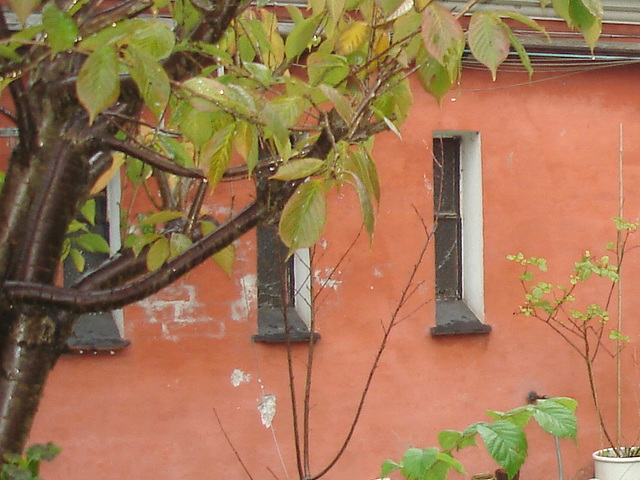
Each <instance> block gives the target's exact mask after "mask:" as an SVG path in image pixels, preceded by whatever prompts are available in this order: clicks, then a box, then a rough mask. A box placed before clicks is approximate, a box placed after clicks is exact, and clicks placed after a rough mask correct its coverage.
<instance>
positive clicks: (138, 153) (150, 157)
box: [103, 137, 205, 178]
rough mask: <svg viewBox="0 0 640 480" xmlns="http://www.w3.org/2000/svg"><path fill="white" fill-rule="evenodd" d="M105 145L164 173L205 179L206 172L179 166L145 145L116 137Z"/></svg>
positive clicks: (106, 141) (109, 139) (105, 142)
mask: <svg viewBox="0 0 640 480" xmlns="http://www.w3.org/2000/svg"><path fill="white" fill-rule="evenodd" d="M103 144H104V145H105V146H106V147H109V148H111V149H112V150H116V151H118V152H122V153H125V154H127V155H130V156H132V157H135V158H137V159H138V160H140V161H141V162H144V163H146V164H147V165H151V166H152V167H154V168H157V169H158V170H162V171H163V172H167V173H172V174H174V175H178V176H180V177H186V178H205V175H204V172H203V171H202V170H200V169H199V168H188V167H183V166H182V165H178V164H177V163H175V162H174V161H172V160H171V159H170V158H168V157H165V156H164V155H161V154H159V153H158V152H156V151H155V150H152V149H150V148H148V147H145V146H143V145H138V144H134V143H133V142H131V141H126V140H120V139H118V138H115V137H108V138H105V139H104V140H103Z"/></svg>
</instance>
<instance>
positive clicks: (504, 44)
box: [469, 12, 511, 81]
mask: <svg viewBox="0 0 640 480" xmlns="http://www.w3.org/2000/svg"><path fill="white" fill-rule="evenodd" d="M510 47H511V42H510V39H509V34H508V33H507V29H506V26H505V25H504V23H503V22H502V20H501V19H500V17H499V16H497V15H495V14H493V13H487V12H475V13H474V14H473V15H472V16H471V21H470V22H469V48H471V52H472V53H473V56H474V57H476V59H477V60H478V61H479V62H480V63H482V64H483V65H485V66H486V67H487V68H488V69H489V70H490V71H491V76H492V77H493V80H494V81H495V79H496V75H497V73H498V67H499V66H500V65H501V64H502V62H504V61H505V60H506V58H507V56H508V55H509V49H510Z"/></svg>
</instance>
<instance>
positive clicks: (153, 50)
mask: <svg viewBox="0 0 640 480" xmlns="http://www.w3.org/2000/svg"><path fill="white" fill-rule="evenodd" d="M175 42H176V39H175V36H174V34H173V32H172V30H171V28H170V27H169V26H168V25H166V24H165V23H163V22H160V21H145V22H144V24H140V28H136V29H135V30H134V31H133V32H132V33H131V35H129V36H128V37H127V39H126V43H127V44H128V45H134V46H135V47H136V49H137V50H139V51H142V52H145V53H146V54H147V55H149V56H150V57H152V58H154V59H156V60H163V59H165V58H167V57H168V56H169V55H170V54H171V52H172V51H173V47H174V46H175Z"/></svg>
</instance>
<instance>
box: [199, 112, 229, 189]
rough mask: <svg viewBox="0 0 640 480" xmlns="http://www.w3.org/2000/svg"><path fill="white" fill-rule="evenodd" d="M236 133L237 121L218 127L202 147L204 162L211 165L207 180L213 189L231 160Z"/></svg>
mask: <svg viewBox="0 0 640 480" xmlns="http://www.w3.org/2000/svg"><path fill="white" fill-rule="evenodd" d="M234 133H235V123H230V124H229V125H227V126H226V127H223V128H221V129H218V130H217V131H216V132H215V134H214V135H213V137H212V138H211V140H210V141H209V142H208V143H207V145H205V147H204V148H203V149H202V159H203V162H204V163H205V164H208V165H209V168H208V171H207V180H209V188H211V189H212V190H213V189H215V187H216V186H217V185H218V183H219V182H220V180H221V179H222V175H224V172H225V171H226V170H227V167H228V166H229V163H230V162H231V154H232V153H233V139H234Z"/></svg>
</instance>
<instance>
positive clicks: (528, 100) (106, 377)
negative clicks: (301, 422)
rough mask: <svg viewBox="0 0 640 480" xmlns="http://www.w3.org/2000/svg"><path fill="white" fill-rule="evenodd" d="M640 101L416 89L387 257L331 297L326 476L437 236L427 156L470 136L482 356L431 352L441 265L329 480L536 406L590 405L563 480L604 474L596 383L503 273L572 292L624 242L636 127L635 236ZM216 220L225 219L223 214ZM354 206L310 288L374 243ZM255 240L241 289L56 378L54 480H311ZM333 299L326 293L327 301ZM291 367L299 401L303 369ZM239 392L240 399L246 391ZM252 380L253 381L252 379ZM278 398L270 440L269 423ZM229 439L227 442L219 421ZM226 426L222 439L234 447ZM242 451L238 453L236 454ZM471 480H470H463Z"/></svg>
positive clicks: (318, 427)
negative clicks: (389, 328) (267, 312)
mask: <svg viewBox="0 0 640 480" xmlns="http://www.w3.org/2000/svg"><path fill="white" fill-rule="evenodd" d="M639 83H640V69H639V68H638V67H634V66H631V67H618V68H609V69H599V70H592V71H582V72H579V73H574V74H570V75H569V74H566V75H563V74H562V72H560V73H558V72H554V73H553V74H548V75H547V76H545V75H544V74H536V76H535V77H534V81H533V82H529V81H528V78H527V76H526V75H524V74H522V73H509V72H502V73H500V74H499V77H498V81H497V82H495V83H494V82H491V80H490V75H489V74H488V73H487V72H477V71H474V70H469V71H465V73H464V76H463V81H462V83H461V85H460V87H459V88H457V89H455V90H454V91H453V92H452V94H451V95H449V96H448V97H447V98H445V99H444V100H443V102H442V106H441V107H440V108H439V107H438V106H437V105H436V102H435V101H434V100H433V99H432V98H430V97H428V96H427V95H425V94H424V93H421V91H420V88H419V87H418V86H417V84H416V85H414V107H413V109H412V111H411V115H410V118H409V119H408V121H407V122H406V124H405V125H404V126H403V128H402V135H403V138H402V140H400V139H398V138H397V137H396V136H394V135H393V134H391V133H388V134H384V135H381V136H380V137H379V138H378V139H377V141H376V149H375V153H376V158H377V161H378V168H379V171H380V177H381V181H382V186H383V192H382V200H381V203H380V210H379V215H378V225H377V229H376V234H375V240H374V242H373V245H372V246H371V247H370V246H369V242H368V239H367V238H366V235H361V236H360V238H358V240H357V241H356V246H355V248H354V249H352V251H351V252H350V253H349V254H348V255H347V256H346V258H345V259H344V261H343V262H342V263H341V264H340V266H339V268H338V270H337V272H336V273H335V274H334V276H333V277H332V280H333V282H332V283H331V284H330V286H328V287H327V288H325V290H324V291H323V292H322V293H321V294H320V295H319V297H318V305H317V306H318V313H317V330H318V332H319V333H320V334H321V335H322V339H321V341H320V342H319V343H318V344H317V347H316V357H315V360H314V376H313V390H312V401H311V412H310V417H311V439H310V442H311V449H312V450H311V466H312V469H313V470H314V471H318V470H320V469H322V468H323V467H324V466H325V465H326V463H327V462H328V461H329V460H330V459H331V458H332V456H333V455H334V454H335V453H336V452H337V450H338V449H339V448H340V446H341V444H342V442H343V439H344V436H345V433H346V432H347V430H348V428H349V425H350V422H351V419H352V417H353V415H354V412H355V409H356V406H357V401H358V396H359V394H360V392H361V390H362V388H363V385H364V383H365V380H366V378H367V374H368V369H369V368H370V366H371V363H372V361H373V359H374V355H375V352H376V350H377V348H378V345H379V342H380V340H381V338H382V334H383V331H382V326H381V325H383V324H385V323H386V322H387V321H388V320H389V318H390V316H391V314H392V312H393V310H394V308H395V306H396V304H397V302H398V299H399V296H400V294H401V292H402V289H403V286H404V284H405V282H406V281H407V278H408V276H409V274H410V272H411V270H412V268H413V265H414V264H415V262H416V260H417V255H418V252H419V249H420V247H421V246H422V243H423V241H424V233H423V228H422V225H421V223H420V221H419V218H418V215H417V214H416V212H418V213H419V215H420V216H422V218H424V219H425V220H427V221H428V220H429V219H430V217H431V202H432V200H431V197H430V185H431V158H432V157H431V155H432V153H431V136H432V132H433V131H435V130H473V131H479V132H480V133H481V136H482V165H483V189H484V192H483V195H484V245H485V250H484V264H485V320H486V322H487V323H488V324H490V325H491V326H492V327H493V331H492V332H491V333H490V334H489V335H486V336H458V337H448V338H432V337H431V336H430V335H429V333H428V329H429V327H431V326H432V325H433V322H434V318H433V310H434V304H433V300H432V298H433V275H432V273H431V272H432V268H433V265H432V263H433V261H432V259H431V257H429V258H428V259H427V261H426V263H425V264H424V265H423V266H421V268H420V270H419V280H420V281H421V282H422V283H421V284H420V285H419V286H418V288H417V290H416V292H415V294H414V296H413V297H412V298H411V300H410V302H409V305H408V307H407V309H406V312H407V313H408V312H411V311H413V310H415V308H416V307H418V306H420V305H422V308H421V309H420V310H418V311H417V312H416V313H414V314H412V315H410V316H409V317H407V318H406V319H404V320H403V321H402V322H401V323H400V324H399V325H398V326H397V328H396V329H395V330H394V331H393V333H392V335H391V337H390V341H389V345H388V349H387V351H386V352H385V353H384V355H383V357H382V360H381V363H380V366H379V369H378V371H377V373H376V376H375V379H374V381H373V384H372V387H371V391H370V394H369V397H368V399H367V400H366V402H365V407H364V410H363V413H362V418H361V421H360V424H359V425H358V427H357V429H356V430H355V434H354V437H353V441H352V442H351V444H350V445H349V447H348V449H347V452H346V454H345V455H344V457H343V458H342V459H341V460H340V461H339V462H338V463H337V464H336V465H335V467H334V468H333V470H332V471H331V472H330V473H329V476H328V477H327V478H334V479H345V480H346V479H363V480H366V479H374V478H376V477H377V476H378V475H379V466H380V464H381V462H382V461H383V460H384V459H386V458H396V459H397V458H400V456H401V455H402V453H403V452H404V450H405V449H406V448H407V447H408V446H410V445H414V446H421V447H426V446H431V445H434V444H435V443H436V434H437V432H438V431H439V430H441V429H444V428H457V429H461V428H464V427H465V426H467V425H468V424H469V423H471V422H474V421H477V420H484V419H486V417H485V414H484V411H485V410H486V409H488V408H491V409H498V410H505V409H509V408H512V407H515V406H517V405H520V404H522V403H523V402H524V401H525V397H526V395H527V393H528V392H529V391H531V390H535V391H537V392H539V393H542V394H547V395H558V396H561V395H562V396H571V397H574V398H576V399H578V401H579V402H580V407H579V412H578V413H579V420H580V433H579V437H578V442H577V443H573V442H571V441H562V442H561V445H562V449H563V455H564V461H565V474H566V475H567V477H566V478H572V476H573V475H574V474H576V472H578V470H580V469H581V468H583V467H587V466H588V465H590V464H591V459H590V455H591V452H592V450H593V449H594V448H596V447H598V446H599V445H600V437H599V434H598V430H597V427H596V424H595V418H594V415H593V409H592V408H591V407H590V403H589V397H588V394H587V388H586V377H585V374H584V371H583V369H582V368H581V365H580V363H579V359H578V358H577V356H576V355H575V354H574V353H573V352H571V351H570V350H569V349H567V348H566V347H565V346H564V345H563V344H562V343H561V342H560V341H559V339H558V338H557V337H555V336H553V335H552V334H551V333H550V331H548V330H547V329H545V327H544V326H543V325H539V324H537V323H535V322H534V321H530V320H527V319H524V318H522V317H519V316H514V312H515V311H516V309H517V306H518V304H519V302H520V300H521V293H520V290H519V285H518V283H517V280H516V277H517V275H518V273H519V270H518V268H517V266H515V265H513V264H512V263H510V262H508V261H507V260H506V255H507V254H509V253H514V252H518V251H523V252H525V253H526V254H528V255H537V256H544V257H546V258H548V260H549V263H550V265H551V266H552V269H551V272H552V274H557V275H558V280H562V279H563V278H565V274H567V273H568V271H569V269H570V267H571V265H572V262H573V261H574V259H576V258H577V257H578V256H579V255H580V254H581V253H582V251H583V250H585V249H591V250H593V251H599V249H600V248H602V247H603V246H604V244H605V243H606V242H607V241H609V240H612V239H613V238H614V235H615V230H614V228H613V223H612V222H611V220H610V218H611V217H612V216H614V215H616V214H617V209H618V159H619V143H620V142H619V138H620V125H622V126H623V144H624V165H625V170H624V180H625V186H626V201H625V212H626V216H627V217H628V218H631V219H636V218H638V216H639V215H640V195H637V194H636V186H637V185H638V182H639V181H640V121H639V120H638V118H639V116H638V114H639V111H640V94H639V93H638V88H637V85H638V84H639ZM211 208H213V206H211ZM359 215H360V214H359V212H358V206H357V200H356V199H355V196H354V194H353V192H350V191H348V190H343V191H342V192H340V193H337V194H333V196H332V200H331V205H330V220H329V222H328V226H327V230H326V235H325V237H324V238H323V240H322V241H321V242H320V244H319V246H318V247H317V249H316V255H315V259H314V266H313V270H314V274H315V277H316V278H317V279H324V278H327V275H328V273H327V272H328V271H329V270H328V269H330V268H332V267H334V266H335V265H336V263H337V262H338V261H339V259H340V258H341V257H342V256H343V254H344V252H345V251H346V250H347V249H348V247H349V245H350V244H351V243H352V242H353V240H354V238H355V237H356V236H357V234H358V232H359V229H360V223H359V222H360V216H359ZM253 241H254V239H253V238H252V237H247V238H245V239H243V240H242V241H241V242H239V244H238V245H237V251H238V265H237V267H238V268H237V272H238V274H237V276H235V277H234V278H232V279H229V278H227V277H226V276H225V275H224V274H222V273H221V272H219V271H218V270H217V268H215V267H214V266H213V265H211V264H207V265H205V266H203V267H201V268H199V269H198V270H196V271H195V272H193V273H191V274H190V275H188V276H187V277H186V278H184V279H182V280H181V281H179V282H177V283H176V284H174V285H173V286H171V287H170V288H169V289H168V290H167V291H166V292H164V293H161V294H159V295H156V296H155V297H154V298H151V299H149V300H146V301H144V302H141V303H140V304H138V305H135V306H132V307H130V308H128V309H126V312H125V334H126V337H127V338H128V339H130V340H131V345H130V346H129V347H128V348H127V349H125V350H124V351H122V352H120V353H117V354H115V355H108V354H105V355H103V354H100V355H95V356H94V355H73V356H66V357H64V358H62V359H61V360H60V362H59V364H58V365H57V367H56V368H55V370H54V372H53V374H52V376H51V379H50V382H49V385H48V387H47V390H46V395H45V398H44V401H43V403H42V406H41V409H40V412H39V415H38V417H37V420H36V424H35V427H34V430H33V438H32V440H33V441H34V442H41V441H49V440H52V441H55V442H56V443H57V444H59V445H61V446H62V447H63V452H62V454H61V455H60V457H59V458H58V459H57V460H56V461H55V462H53V464H51V465H47V466H46V467H45V469H44V472H43V473H44V476H45V478H48V479H51V480H54V479H65V480H73V479H80V478H92V479H96V480H100V479H107V478H108V479H113V478H136V479H137V480H145V479H154V480H163V479H167V480H168V479H172V480H175V479H195V478H214V477H218V478H242V477H243V476H244V475H245V473H244V472H243V469H242V467H241V465H240V464H239V462H238V461H237V459H236V456H235V454H234V451H233V449H232V448H231V447H230V445H229V442H230V443H231V444H232V445H233V448H235V450H236V451H237V453H238V454H239V455H240V457H241V458H242V460H243V462H244V463H245V465H246V467H247V469H248V470H249V471H250V472H251V474H252V476H253V478H254V479H266V478H273V477H274V476H275V477H276V478H279V479H285V478H288V476H291V477H295V476H296V472H295V470H296V467H295V462H294V451H293V441H292V429H291V413H290V409H289V405H290V401H289V396H288V392H287V384H288V378H287V374H286V356H285V348H284V346H282V345H264V344H257V343H253V342H252V340H251V335H252V334H253V333H255V331H256V319H255V289H254V287H255V252H254V250H253ZM639 267H640V251H632V252H631V254H630V257H629V263H628V264H627V271H626V273H625V277H624V290H625V292H626V297H625V311H626V318H625V321H626V333H627V334H629V335H631V337H632V339H633V342H632V343H631V344H630V345H629V346H628V347H627V350H626V353H627V356H626V359H625V362H626V363H625V370H626V376H625V393H626V395H625V398H626V401H627V403H626V406H625V421H626V422H628V427H627V428H626V429H625V432H626V435H627V438H629V439H630V440H634V439H637V437H638V431H639V428H638V427H639V426H640V422H639V420H640V418H639V409H640V407H639V405H638V400H637V399H638V398H639V397H638V393H639V392H638V388H637V385H638V384H639V382H638V376H639V372H638V370H639V368H638V362H637V361H635V358H636V354H637V345H638V343H637V339H638V333H639V331H640V323H639V322H638V321H637V319H636V315H635V311H636V310H637V308H638V305H637V298H638V295H637V293H636V292H637V289H638V285H639V284H640V283H639V282H640V268H639ZM318 285H319V284H318V283H317V282H316V283H315V284H314V288H316V289H317V288H318ZM609 363H610V362H609V359H607V358H606V357H602V359H601V362H600V364H599V368H600V371H599V374H600V375H601V376H602V377H606V382H605V388H604V389H603V390H602V392H601V396H602V400H603V401H604V402H605V403H606V405H607V410H608V414H609V415H610V416H612V415H613V402H614V395H613V383H612V382H613V370H612V369H611V365H609ZM293 364H294V366H295V369H296V372H297V376H296V380H297V381H298V382H299V385H300V388H298V395H299V396H300V395H302V393H301V392H302V389H301V385H302V380H303V374H304V367H305V364H306V349H305V348H304V347H296V348H295V349H294V351H293ZM234 371H236V377H235V378H239V379H240V380H241V381H240V382H239V383H238V382H236V383H235V385H234V384H233V383H232V374H233V372H234ZM240 373H241V374H240ZM265 394H273V395H275V396H276V398H277V413H276V416H275V418H274V421H273V428H272V429H267V428H265V427H264V426H263V425H262V423H261V419H260V415H259V412H258V410H257V407H258V404H259V402H260V400H261V398H262V397H263V395H265ZM216 415H217V417H218V418H219V419H220V422H218V420H217V419H216ZM221 426H222V428H221ZM223 430H224V433H226V435H227V436H228V439H229V441H227V440H226V439H225V435H224V434H223ZM530 434H531V445H530V448H529V451H530V455H529V459H528V460H527V463H526V464H525V466H524V468H523V475H524V477H523V478H529V479H534V478H540V479H542V478H545V479H546V478H554V475H555V471H556V465H555V452H554V448H553V440H552V438H551V437H549V436H546V435H542V434H540V433H539V430H537V428H534V426H532V428H531V429H530ZM462 458H463V459H464V460H465V463H466V466H467V472H468V476H469V477H470V476H471V475H472V474H475V473H480V472H484V471H489V470H492V469H493V468H495V466H494V465H493V463H492V462H491V461H490V460H489V459H488V457H487V455H486V454H485V453H484V451H483V450H482V449H471V450H469V451H468V452H466V453H465V454H464V455H463V456H462ZM452 478H458V477H455V476H454V477H452Z"/></svg>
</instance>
